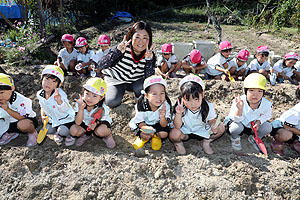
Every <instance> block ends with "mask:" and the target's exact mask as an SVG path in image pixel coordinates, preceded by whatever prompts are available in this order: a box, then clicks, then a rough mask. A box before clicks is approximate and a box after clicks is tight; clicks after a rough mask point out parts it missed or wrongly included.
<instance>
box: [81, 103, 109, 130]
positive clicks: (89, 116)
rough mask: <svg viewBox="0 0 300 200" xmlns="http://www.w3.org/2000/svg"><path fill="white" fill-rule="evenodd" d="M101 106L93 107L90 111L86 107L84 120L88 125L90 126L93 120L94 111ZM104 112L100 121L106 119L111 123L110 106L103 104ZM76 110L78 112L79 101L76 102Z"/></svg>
mask: <svg viewBox="0 0 300 200" xmlns="http://www.w3.org/2000/svg"><path fill="white" fill-rule="evenodd" d="M98 108H99V107H97V106H96V107H95V108H93V109H92V110H91V111H90V112H88V111H87V110H86V109H84V110H83V122H84V124H85V125H86V126H88V125H89V124H90V123H91V122H92V121H93V120H94V117H92V114H94V112H95V111H96V110H97V109H98ZM102 108H103V110H102V113H101V118H100V121H106V122H108V123H109V124H110V125H111V122H112V120H111V118H110V116H109V108H108V107H107V106H106V105H105V104H102ZM75 112H76V113H77V112H78V103H77V102H76V104H75Z"/></svg>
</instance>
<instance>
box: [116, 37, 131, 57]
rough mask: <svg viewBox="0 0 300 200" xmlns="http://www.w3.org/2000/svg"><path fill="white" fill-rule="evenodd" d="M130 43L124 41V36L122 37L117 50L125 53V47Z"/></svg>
mask: <svg viewBox="0 0 300 200" xmlns="http://www.w3.org/2000/svg"><path fill="white" fill-rule="evenodd" d="M130 42H131V39H130V40H128V41H126V35H124V38H123V41H122V42H121V43H120V44H119V45H118V47H117V49H119V50H120V51H121V52H122V53H124V52H125V50H126V47H127V46H128V45H129V43H130Z"/></svg>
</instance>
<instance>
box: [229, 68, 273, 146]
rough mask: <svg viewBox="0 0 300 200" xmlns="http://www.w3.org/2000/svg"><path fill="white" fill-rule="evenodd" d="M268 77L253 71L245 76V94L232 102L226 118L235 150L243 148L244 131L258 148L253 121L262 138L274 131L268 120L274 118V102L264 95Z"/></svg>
mask: <svg viewBox="0 0 300 200" xmlns="http://www.w3.org/2000/svg"><path fill="white" fill-rule="evenodd" d="M266 84H267V79H266V78H265V77H264V76H263V75H262V74H259V73H252V74H250V75H248V76H247V77H246V78H245V81H244V90H245V94H244V95H242V96H240V95H238V96H237V97H235V99H234V100H233V102H232V105H231V108H230V113H229V115H228V116H227V117H226V119H225V123H226V124H227V126H228V127H229V133H230V136H231V137H230V139H231V141H232V143H231V145H232V148H233V149H234V150H237V151H240V150H242V144H241V137H240V135H241V134H242V132H244V133H246V134H248V135H250V136H249V137H248V141H249V142H250V143H251V144H252V145H253V146H254V147H255V148H256V149H257V150H259V149H258V148H257V147H256V143H255V140H254V137H253V133H252V131H253V130H252V127H251V122H254V123H255V125H254V126H253V128H255V129H256V130H257V131H258V137H259V138H262V137H264V136H266V135H267V134H268V133H270V132H271V131H272V125H271V124H270V123H269V122H267V120H270V119H271V118H272V103H271V102H270V101H268V100H267V99H266V98H265V97H264V93H265V91H266V90H267V88H266Z"/></svg>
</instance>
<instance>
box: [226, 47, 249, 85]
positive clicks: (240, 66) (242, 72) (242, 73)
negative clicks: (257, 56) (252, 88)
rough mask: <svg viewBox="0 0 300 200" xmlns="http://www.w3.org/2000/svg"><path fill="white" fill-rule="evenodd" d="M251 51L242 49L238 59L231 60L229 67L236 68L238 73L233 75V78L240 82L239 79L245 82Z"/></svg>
mask: <svg viewBox="0 0 300 200" xmlns="http://www.w3.org/2000/svg"><path fill="white" fill-rule="evenodd" d="M249 55H250V53H249V51H248V50H247V49H242V50H240V52H239V53H238V55H237V57H236V58H234V59H232V60H230V61H229V63H228V65H229V66H231V67H235V68H236V71H235V73H234V74H232V76H233V77H235V78H236V79H237V80H239V77H241V80H242V81H243V80H245V77H246V74H247V71H246V70H247V63H246V62H247V60H248V59H249Z"/></svg>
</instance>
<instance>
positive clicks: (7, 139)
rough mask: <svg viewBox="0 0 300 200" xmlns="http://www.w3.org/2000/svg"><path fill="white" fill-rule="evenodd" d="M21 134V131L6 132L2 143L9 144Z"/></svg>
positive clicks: (1, 140) (0, 142)
mask: <svg viewBox="0 0 300 200" xmlns="http://www.w3.org/2000/svg"><path fill="white" fill-rule="evenodd" d="M18 136H19V133H4V135H3V136H2V137H1V139H0V145H5V144H8V143H9V142H10V141H12V140H13V139H15V138H16V137H18Z"/></svg>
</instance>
